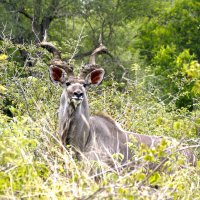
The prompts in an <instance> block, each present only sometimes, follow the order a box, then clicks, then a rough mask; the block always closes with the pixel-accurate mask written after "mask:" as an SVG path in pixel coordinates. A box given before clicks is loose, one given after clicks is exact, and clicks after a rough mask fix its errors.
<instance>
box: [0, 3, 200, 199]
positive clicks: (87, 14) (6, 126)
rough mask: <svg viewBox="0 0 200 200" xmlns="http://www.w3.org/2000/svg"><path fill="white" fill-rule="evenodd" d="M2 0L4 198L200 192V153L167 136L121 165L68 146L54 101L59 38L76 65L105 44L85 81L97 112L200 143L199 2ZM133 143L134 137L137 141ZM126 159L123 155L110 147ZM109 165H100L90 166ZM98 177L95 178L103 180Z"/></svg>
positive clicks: (0, 184)
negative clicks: (91, 79) (98, 76)
mask: <svg viewBox="0 0 200 200" xmlns="http://www.w3.org/2000/svg"><path fill="white" fill-rule="evenodd" d="M1 2H2V3H1V4H0V13H1V14H0V15H1V17H0V27H1V28H0V30H1V32H0V70H1V73H0V108H1V110H0V155H1V156H0V199H66V198H67V199H200V193H199V190H200V186H199V185H200V177H199V172H200V163H199V162H197V166H196V167H191V166H189V165H188V164H187V163H186V162H185V161H184V158H183V157H182V156H181V155H179V156H178V158H176V156H175V155H174V153H172V154H171V155H168V158H169V160H168V161H167V162H166V163H165V164H164V165H163V167H162V168H163V170H161V171H158V170H151V169H148V167H147V166H148V162H149V161H151V162H154V163H157V164H158V165H159V162H158V160H157V155H161V156H162V155H163V154H164V150H165V149H166V148H167V145H168V144H167V142H166V141H165V140H163V142H162V143H161V144H160V146H158V148H156V149H148V148H146V147H145V146H141V148H140V149H135V147H134V144H132V147H131V148H133V150H134V151H135V156H134V158H133V161H132V162H136V161H138V162H140V163H142V166H141V167H140V168H137V167H136V168H135V169H134V170H131V171H129V170H128V169H126V168H125V169H121V170H119V171H114V170H112V169H110V168H109V167H108V166H99V165H98V163H95V162H93V163H90V162H88V161H87V160H83V161H81V162H80V161H77V160H76V159H74V157H73V152H70V151H68V150H65V151H64V152H63V151H62V150H61V146H62V145H61V143H60V140H59V137H58V134H57V133H58V130H57V126H58V122H57V109H58V104H59V98H60V94H61V91H62V89H61V88H60V87H58V86H56V85H53V84H52V83H51V82H50V80H49V75H48V70H47V69H48V64H49V61H50V59H51V58H52V55H50V54H49V53H48V52H47V51H46V50H44V49H41V48H39V47H38V45H37V44H38V42H40V41H41V40H43V39H44V33H45V30H46V31H47V33H48V41H52V42H53V43H54V44H55V45H56V46H57V47H59V49H60V50H61V51H62V55H63V57H64V58H67V59H69V58H72V57H73V59H72V62H73V64H74V65H75V66H76V70H78V69H79V68H80V66H81V64H82V63H83V62H87V60H88V55H89V54H90V53H91V51H92V50H93V49H94V48H95V47H96V46H97V45H98V40H99V35H101V36H102V41H103V43H104V44H105V45H106V46H107V47H108V50H109V54H108V55H106V54H103V55H99V57H98V63H99V64H101V65H102V66H103V67H104V68H105V70H106V78H105V80H104V82H103V83H102V85H101V86H100V87H99V88H91V89H90V90H89V91H88V98H89V103H90V112H91V113H92V114H94V113H98V112H105V113H107V114H109V115H111V116H112V118H114V119H115V120H116V121H117V122H119V123H120V124H121V126H122V127H123V128H124V129H126V130H130V131H135V132H138V133H141V134H148V135H162V136H170V137H173V138H176V139H177V140H178V141H180V142H177V144H176V145H175V146H174V152H175V151H176V150H177V148H180V144H181V143H188V145H190V146H192V147H193V150H194V151H195V154H196V155H197V157H198V158H199V156H198V155H199V149H198V148H197V147H198V146H199V145H200V142H199V136H200V104H199V95H200V64H199V62H200V57H199V56H200V48H199V43H200V37H199V35H200V16H199V13H200V2H199V1H198V0H176V1H168V0H164V1H163V0H149V1H146V0H144V1H138V0H134V1H133V0H127V1H121V0H118V1H117V0H112V1H108V0H102V1H98V0H85V1H79V0H74V1H69V0H68V1H66V0H45V1H44V0H42V1H39V0H36V1H33V0H27V1H25V0H18V1H15V0H2V1H1ZM130 145H131V144H130ZM113 157H114V158H115V159H120V158H119V157H120V155H113ZM99 168H102V170H101V175H100V176H97V175H94V174H92V173H90V172H91V169H92V171H95V169H99ZM97 179H98V180H97Z"/></svg>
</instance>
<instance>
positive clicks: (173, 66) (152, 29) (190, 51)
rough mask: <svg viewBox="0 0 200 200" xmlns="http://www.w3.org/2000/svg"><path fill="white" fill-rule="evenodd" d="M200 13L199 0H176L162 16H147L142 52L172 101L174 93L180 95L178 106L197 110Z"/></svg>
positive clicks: (162, 92)
mask: <svg viewBox="0 0 200 200" xmlns="http://www.w3.org/2000/svg"><path fill="white" fill-rule="evenodd" d="M198 13H199V2H198V1H194V0H190V1H185V0H180V1H176V2H175V4H174V5H172V6H171V8H166V9H165V10H163V11H162V12H161V13H160V14H159V16H157V17H153V18H152V19H150V20H149V21H148V19H147V21H146V23H144V25H143V26H142V28H141V33H140V38H141V54H142V55H143V56H145V57H146V58H147V61H148V63H149V64H150V65H151V66H152V72H153V73H155V75H156V77H154V78H156V79H154V80H152V83H153V84H154V85H156V87H160V91H161V92H160V95H162V96H163V95H164V96H165V97H166V95H167V96H168V97H169V99H168V100H170V101H172V99H171V98H170V95H173V96H174V94H177V97H176V100H175V101H176V106H177V107H178V108H181V107H188V109H189V110H192V109H194V106H195V103H194V102H195V101H198V99H199V94H198V89H197V88H198V83H199V73H198V70H199V69H198V68H199V65H198V60H199V59H200V58H199V55H200V54H199V53H200V52H199V47H198V43H199V28H198V27H199V20H200V19H199V15H198ZM196 67H197V69H196V70H194V68H196ZM148 81H149V80H148ZM167 103H169V101H167Z"/></svg>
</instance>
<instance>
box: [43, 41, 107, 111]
mask: <svg viewBox="0 0 200 200" xmlns="http://www.w3.org/2000/svg"><path fill="white" fill-rule="evenodd" d="M40 46H41V47H43V48H45V49H47V50H48V51H49V52H51V53H52V54H53V59H52V60H51V63H50V67H49V74H50V78H51V80H52V81H53V82H54V83H59V84H60V85H61V86H62V87H63V88H64V92H65V95H67V98H66V99H67V101H68V102H67V103H68V105H72V106H73V107H74V109H75V108H76V107H77V106H78V105H79V104H81V102H82V101H83V100H84V99H85V98H86V90H87V88H88V87H89V86H90V85H95V86H97V85H99V84H100V83H101V81H102V80H103V77H104V69H103V68H101V67H99V66H98V65H97V64H96V62H95V56H96V54H98V53H102V52H105V51H106V50H107V49H106V47H105V46H104V45H102V44H100V46H99V47H98V48H96V49H95V50H94V51H93V52H92V54H91V56H90V59H89V63H88V64H86V65H84V66H83V67H82V69H81V70H80V73H79V74H78V75H77V76H76V75H74V71H73V67H72V65H70V63H68V62H66V61H63V60H62V59H61V53H60V52H59V51H58V50H57V49H56V47H55V46H54V45H53V44H51V43H49V42H42V43H40Z"/></svg>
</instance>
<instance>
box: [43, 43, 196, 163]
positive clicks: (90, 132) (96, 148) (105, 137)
mask: <svg viewBox="0 0 200 200" xmlns="http://www.w3.org/2000/svg"><path fill="white" fill-rule="evenodd" d="M41 46H42V47H43V48H46V49H47V50H48V51H49V52H51V53H52V54H53V59H52V61H51V65H50V68H49V71H50V77H51V79H52V81H53V82H56V83H59V84H60V85H62V86H63V87H64V90H63V93H62V95H61V99H60V107H59V134H60V138H61V141H62V143H63V145H64V146H66V145H70V146H72V147H73V149H74V151H75V152H76V154H77V155H79V156H78V158H79V159H80V158H81V157H80V153H81V154H83V155H84V156H85V157H87V158H88V159H90V160H98V161H102V162H104V163H107V164H108V165H111V166H113V160H112V156H111V155H112V154H117V153H120V154H122V155H123V161H122V163H121V164H122V165H123V164H125V163H126V162H127V161H128V160H131V158H132V156H133V152H132V151H131V150H130V149H129V146H128V143H129V142H130V137H129V136H130V135H132V136H133V138H135V140H136V143H137V145H140V144H142V143H144V144H145V145H147V146H148V147H153V146H154V147H155V146H156V145H157V144H159V143H160V142H161V140H162V137H159V136H148V135H141V134H136V133H133V132H127V131H124V130H123V129H122V128H121V127H120V126H119V124H117V123H116V122H115V121H114V120H113V119H111V118H110V117H108V116H106V115H100V114H99V115H93V116H90V113H89V107H88V100H87V95H86V91H87V88H88V87H90V86H92V85H93V86H98V85H99V84H100V83H101V81H102V80H103V78H104V69H102V68H101V67H99V66H98V65H97V64H96V63H95V55H96V54H98V53H102V52H105V51H107V49H106V47H105V46H104V45H100V46H99V47H98V48H96V49H95V50H94V51H93V52H92V54H91V56H90V61H89V64H87V65H85V66H84V67H83V68H82V70H81V72H80V73H79V75H78V76H75V75H74V73H73V67H72V66H71V65H70V64H69V63H67V62H65V61H62V59H61V53H60V52H59V51H58V50H57V49H56V47H55V46H54V45H52V44H51V43H48V42H42V43H41ZM64 72H65V73H66V74H67V78H66V77H65V75H64ZM182 153H183V155H184V156H185V157H186V160H187V161H188V163H190V164H192V165H194V164H195V156H194V154H193V153H192V152H191V151H190V150H189V149H185V150H183V151H182Z"/></svg>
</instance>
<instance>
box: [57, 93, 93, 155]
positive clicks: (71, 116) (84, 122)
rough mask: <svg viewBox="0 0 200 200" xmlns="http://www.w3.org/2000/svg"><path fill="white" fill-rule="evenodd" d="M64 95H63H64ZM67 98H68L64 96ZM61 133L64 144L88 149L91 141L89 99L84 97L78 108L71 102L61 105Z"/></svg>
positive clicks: (83, 149)
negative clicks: (87, 146)
mask: <svg viewBox="0 0 200 200" xmlns="http://www.w3.org/2000/svg"><path fill="white" fill-rule="evenodd" d="M62 96H63V95H62ZM64 99H65V100H66V98H64ZM59 113H60V114H59V118H60V119H59V121H60V130H59V132H60V134H61V139H62V142H63V144H65V145H68V144H69V145H71V146H73V147H74V148H75V149H77V150H80V151H82V152H84V151H86V144H87V143H88V142H89V136H90V122H89V108H88V102H87V99H86V98H84V100H83V101H82V103H80V104H79V105H78V106H77V107H76V108H74V106H73V105H72V104H70V103H68V104H67V105H66V101H65V104H62V97H61V105H60V112H59Z"/></svg>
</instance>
